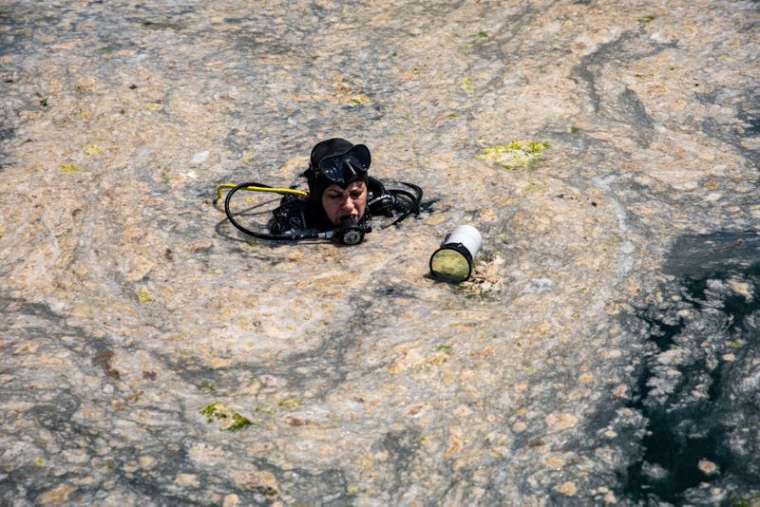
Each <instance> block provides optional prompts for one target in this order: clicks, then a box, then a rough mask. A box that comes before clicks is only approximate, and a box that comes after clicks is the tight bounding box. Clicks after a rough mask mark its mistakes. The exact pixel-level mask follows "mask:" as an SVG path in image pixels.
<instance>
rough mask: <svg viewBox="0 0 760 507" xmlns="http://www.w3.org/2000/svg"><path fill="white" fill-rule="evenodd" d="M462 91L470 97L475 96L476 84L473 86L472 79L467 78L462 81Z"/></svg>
mask: <svg viewBox="0 0 760 507" xmlns="http://www.w3.org/2000/svg"><path fill="white" fill-rule="evenodd" d="M462 90H464V92H465V93H466V94H467V95H470V96H472V95H474V94H475V84H473V82H472V79H470V78H469V77H466V78H464V79H463V80H462Z"/></svg>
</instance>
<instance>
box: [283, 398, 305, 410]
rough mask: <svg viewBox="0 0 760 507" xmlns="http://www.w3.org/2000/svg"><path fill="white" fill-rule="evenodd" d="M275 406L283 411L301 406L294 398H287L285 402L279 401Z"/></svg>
mask: <svg viewBox="0 0 760 507" xmlns="http://www.w3.org/2000/svg"><path fill="white" fill-rule="evenodd" d="M277 405H279V406H280V408H282V409H284V410H295V409H297V408H298V407H300V406H301V402H300V401H298V400H297V399H295V398H288V399H287V400H281V401H280V402H279V403H278V404H277Z"/></svg>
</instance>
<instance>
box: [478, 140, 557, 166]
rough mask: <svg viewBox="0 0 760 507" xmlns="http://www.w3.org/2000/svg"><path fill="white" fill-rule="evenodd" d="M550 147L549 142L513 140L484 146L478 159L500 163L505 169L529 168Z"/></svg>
mask: <svg viewBox="0 0 760 507" xmlns="http://www.w3.org/2000/svg"><path fill="white" fill-rule="evenodd" d="M548 148H549V144H548V143H542V142H536V141H512V142H511V143H509V144H496V145H494V146H488V147H486V148H483V151H481V152H480V153H479V154H478V155H476V156H475V158H476V159H477V160H485V161H486V162H492V163H495V164H498V165H500V166H501V167H503V168H504V169H507V170H509V171H514V170H517V169H527V168H529V167H531V166H532V165H533V164H535V163H536V162H537V161H538V160H539V159H541V157H542V156H543V153H544V151H546V150H547V149H548Z"/></svg>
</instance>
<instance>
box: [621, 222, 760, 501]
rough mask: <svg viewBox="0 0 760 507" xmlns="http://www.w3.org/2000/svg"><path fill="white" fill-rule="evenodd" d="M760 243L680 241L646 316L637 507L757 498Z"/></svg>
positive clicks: (634, 479)
mask: <svg viewBox="0 0 760 507" xmlns="http://www.w3.org/2000/svg"><path fill="white" fill-rule="evenodd" d="M759 259H760V240H758V237H757V235H756V234H755V233H753V232H747V233H727V232H723V233H717V234H712V235H703V236H689V237H684V238H681V239H680V240H679V241H677V242H676V245H675V247H674V254H673V255H671V257H670V259H669V262H668V264H667V271H668V272H670V273H672V274H674V275H676V276H675V278H674V279H673V281H671V282H669V283H668V284H665V285H664V286H663V287H661V288H660V292H659V293H658V294H657V295H656V296H655V297H654V298H653V301H651V302H650V303H649V304H648V305H646V306H644V307H642V308H641V309H640V311H639V314H638V318H639V320H640V324H642V325H644V326H645V327H646V328H647V329H648V337H647V340H646V342H645V344H644V347H645V351H646V352H645V355H644V358H643V360H642V362H641V364H640V365H639V368H638V373H637V379H636V381H635V383H634V393H633V397H632V399H631V400H630V401H629V402H628V403H627V408H628V409H632V410H635V411H636V412H638V413H640V414H641V415H642V416H643V417H644V418H645V420H646V432H645V433H644V434H643V435H642V436H641V438H640V441H639V445H638V451H635V452H631V451H630V450H629V456H635V458H632V459H633V461H631V462H629V464H628V465H627V467H626V469H625V470H624V471H623V472H622V473H621V474H620V479H621V489H620V493H621V495H622V496H623V497H625V498H626V499H628V500H629V501H633V502H635V503H645V504H652V503H658V502H663V501H665V502H669V503H675V504H680V503H684V502H688V503H692V502H695V503H716V502H727V501H729V500H732V501H733V500H736V499H738V501H740V500H741V499H742V498H744V497H745V496H746V495H747V494H749V495H750V496H751V494H752V493H751V492H752V491H753V488H754V489H757V488H758V487H760V485H759V484H758V483H757V480H756V477H757V473H758V472H760V453H758V451H759V450H760V429H759V428H760V405H759V404H758V401H760V371H758V370H760V369H759V368H758V364H760V327H759V325H760V261H759Z"/></svg>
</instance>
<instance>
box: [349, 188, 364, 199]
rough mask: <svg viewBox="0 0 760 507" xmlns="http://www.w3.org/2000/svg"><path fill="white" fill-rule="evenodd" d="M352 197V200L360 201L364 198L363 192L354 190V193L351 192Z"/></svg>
mask: <svg viewBox="0 0 760 507" xmlns="http://www.w3.org/2000/svg"><path fill="white" fill-rule="evenodd" d="M350 195H351V199H358V198H359V197H361V196H362V191H361V190H354V191H353V192H351V194H350Z"/></svg>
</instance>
